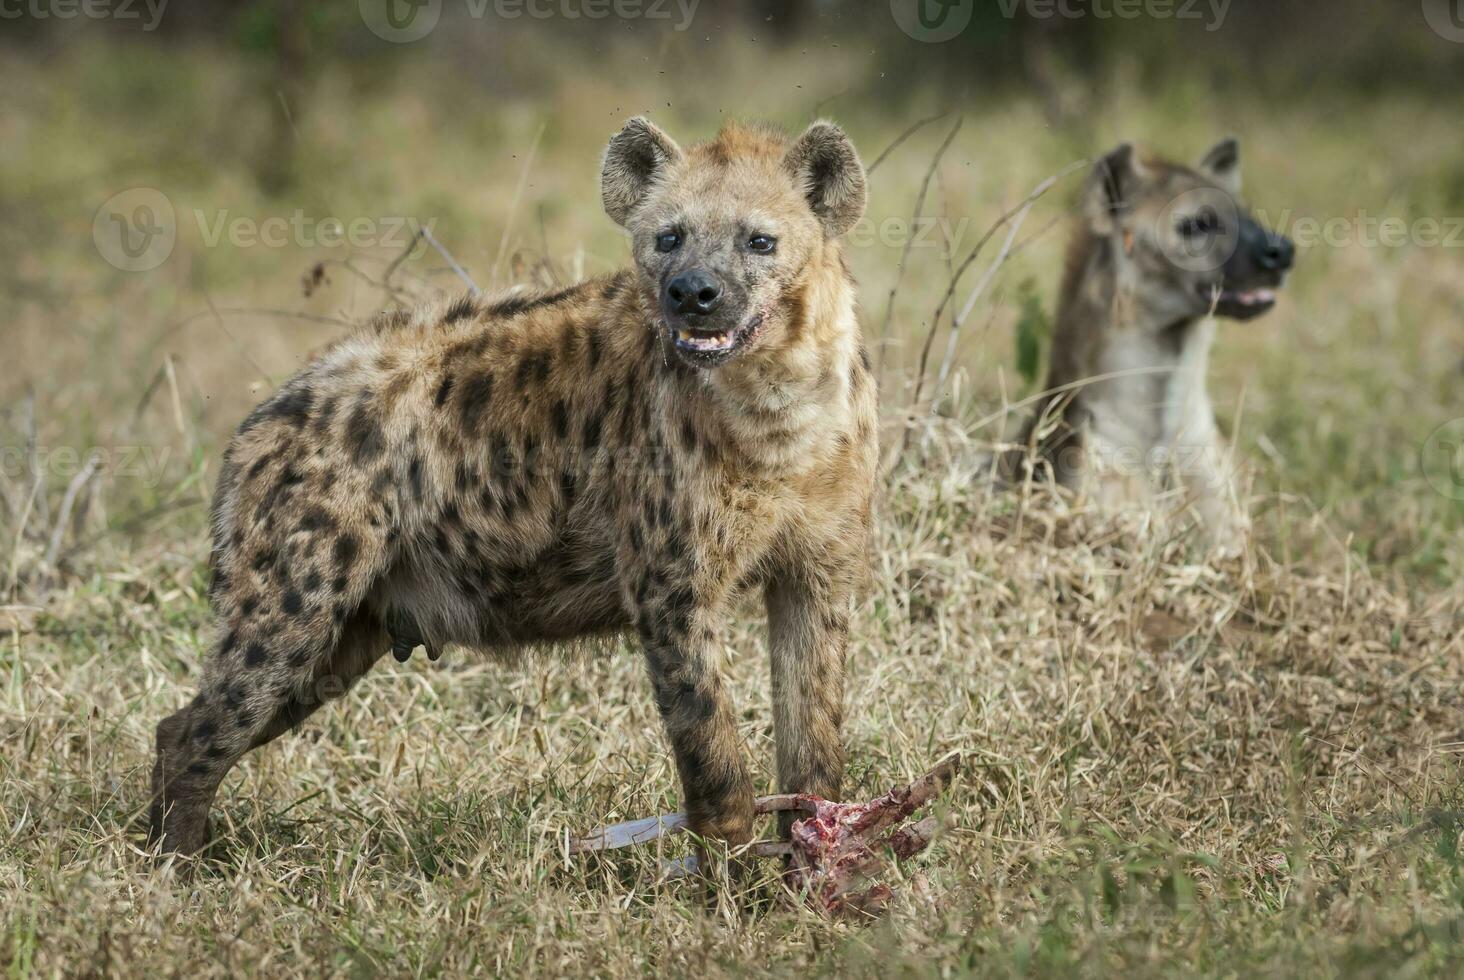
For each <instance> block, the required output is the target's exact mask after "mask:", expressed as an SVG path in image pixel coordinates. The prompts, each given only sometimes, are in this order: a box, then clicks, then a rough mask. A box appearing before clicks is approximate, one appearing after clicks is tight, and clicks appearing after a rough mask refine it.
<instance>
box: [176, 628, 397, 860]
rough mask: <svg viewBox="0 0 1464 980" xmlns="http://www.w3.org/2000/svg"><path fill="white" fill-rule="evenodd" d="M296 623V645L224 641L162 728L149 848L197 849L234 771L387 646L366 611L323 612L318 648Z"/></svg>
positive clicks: (367, 666)
mask: <svg viewBox="0 0 1464 980" xmlns="http://www.w3.org/2000/svg"><path fill="white" fill-rule="evenodd" d="M299 625H300V624H299V623H298V622H297V624H296V629H292V630H291V631H290V635H292V636H293V637H294V644H293V646H285V645H283V644H281V643H278V642H275V643H271V642H269V640H268V639H266V638H263V637H260V638H255V639H251V640H248V641H245V642H239V641H235V642H234V643H233V644H232V646H231V643H230V640H228V639H226V640H225V641H223V642H222V643H221V644H220V645H219V647H218V649H216V650H215V651H214V655H213V657H212V659H211V661H210V663H209V665H208V669H207V670H206V671H205V677H204V683H203V685H202V689H201V690H200V691H199V693H198V695H197V696H196V697H195V698H194V699H193V700H192V701H191V702H189V703H188V705H187V706H186V707H184V708H183V709H181V710H180V711H178V712H176V713H174V714H173V715H171V716H169V717H168V718H166V719H164V720H163V721H162V722H161V723H160V724H159V725H158V729H157V760H156V762H155V763H154V764H153V773H152V805H151V810H150V813H149V831H148V841H149V843H150V844H152V845H158V844H161V847H162V850H163V851H177V852H180V853H184V854H191V853H194V852H195V851H197V850H199V849H200V848H201V847H202V846H203V845H204V844H205V843H206V842H207V839H208V813H209V810H210V808H211V807H212V806H213V800H214V796H215V794H216V793H217V792H218V787H219V784H220V783H221V782H222V781H223V779H224V777H225V776H226V775H228V773H229V771H230V770H231V769H232V768H233V767H234V765H235V763H237V762H238V761H239V759H240V758H241V757H243V755H244V754H245V753H246V752H248V751H250V750H251V749H254V748H257V747H259V746H261V745H264V744H266V743H268V742H270V741H273V740H274V739H275V738H277V737H279V736H280V735H282V734H284V733H285V732H287V731H289V730H290V729H291V728H294V727H296V726H297V725H299V724H300V723H301V722H303V721H304V720H305V719H306V718H307V717H309V716H310V715H311V714H312V713H314V712H315V710H316V709H317V708H319V707H320V706H321V705H322V704H323V703H325V702H326V701H328V700H332V699H334V698H336V697H339V696H340V695H342V694H344V693H345V691H346V689H347V688H349V687H350V686H351V685H352V684H354V682H355V681H356V680H357V679H358V678H360V677H361V676H362V675H363V674H365V673H366V672H367V671H368V670H370V669H371V667H372V665H373V664H375V663H376V661H377V660H379V659H380V658H381V656H382V655H383V654H384V653H385V652H386V650H387V649H388V648H389V646H390V640H389V638H388V636H387V634H386V631H385V629H384V628H383V627H382V625H381V623H380V621H379V620H378V619H377V617H376V616H375V615H374V614H373V613H371V612H369V611H366V610H364V609H363V610H360V611H358V612H357V613H355V614H354V615H352V616H351V617H349V618H348V619H347V620H346V621H345V623H343V624H339V625H337V624H336V623H335V622H334V620H333V618H332V616H331V614H330V612H329V611H328V610H324V609H322V610H321V611H320V613H319V614H317V615H316V616H314V617H312V620H311V622H310V623H309V627H310V628H309V629H308V630H306V631H305V632H307V633H308V634H310V635H312V636H314V637H318V641H317V642H316V643H314V644H310V643H309V641H308V640H307V641H306V643H307V646H305V647H302V646H301V645H299V644H300V641H299V635H300V630H299V629H298V627H299ZM311 646H313V649H314V650H315V651H318V652H315V653H313V654H312V652H311V650H310V647H311Z"/></svg>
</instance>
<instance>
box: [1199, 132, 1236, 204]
mask: <svg viewBox="0 0 1464 980" xmlns="http://www.w3.org/2000/svg"><path fill="white" fill-rule="evenodd" d="M1200 173H1202V174H1204V175H1205V176H1206V177H1209V178H1210V179H1211V180H1213V181H1214V182H1215V183H1217V184H1219V185H1220V186H1221V187H1223V188H1225V189H1226V190H1227V191H1229V192H1230V193H1231V194H1239V193H1240V140H1238V139H1236V138H1235V137H1234V136H1231V137H1230V138H1228V139H1223V140H1221V141H1220V142H1218V143H1216V144H1215V145H1214V146H1212V147H1211V148H1210V152H1209V153H1206V154H1205V158H1204V159H1203V160H1201V161H1200Z"/></svg>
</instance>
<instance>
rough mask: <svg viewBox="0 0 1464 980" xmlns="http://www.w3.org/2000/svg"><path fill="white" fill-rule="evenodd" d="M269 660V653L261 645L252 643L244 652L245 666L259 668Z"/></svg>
mask: <svg viewBox="0 0 1464 980" xmlns="http://www.w3.org/2000/svg"><path fill="white" fill-rule="evenodd" d="M268 659H269V651H267V650H265V648H264V645H263V644H261V643H251V644H249V646H248V647H246V648H245V650H244V666H246V667H258V666H259V665H260V664H262V663H264V662H265V661H266V660H268Z"/></svg>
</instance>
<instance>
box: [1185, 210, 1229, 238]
mask: <svg viewBox="0 0 1464 980" xmlns="http://www.w3.org/2000/svg"><path fill="white" fill-rule="evenodd" d="M1219 231H1220V216H1219V215H1218V214H1216V213H1215V212H1214V211H1212V210H1211V209H1210V208H1205V209H1203V210H1201V211H1200V212H1198V213H1197V214H1194V215H1185V216H1184V217H1183V218H1180V219H1179V233H1180V234H1181V235H1183V236H1185V237H1186V238H1193V237H1195V236H1196V235H1213V234H1215V233H1217V232H1219Z"/></svg>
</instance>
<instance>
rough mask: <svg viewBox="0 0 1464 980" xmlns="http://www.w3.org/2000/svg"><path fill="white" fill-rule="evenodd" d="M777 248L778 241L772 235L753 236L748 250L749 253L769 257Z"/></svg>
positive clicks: (748, 243) (749, 240)
mask: <svg viewBox="0 0 1464 980" xmlns="http://www.w3.org/2000/svg"><path fill="white" fill-rule="evenodd" d="M777 247H778V240H777V239H776V238H774V237H773V236H772V235H753V236H752V237H751V238H749V239H748V240H747V250H748V251H749V252H760V253H762V254H763V255H767V254H768V253H769V252H771V251H772V250H773V249H775V248H777Z"/></svg>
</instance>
